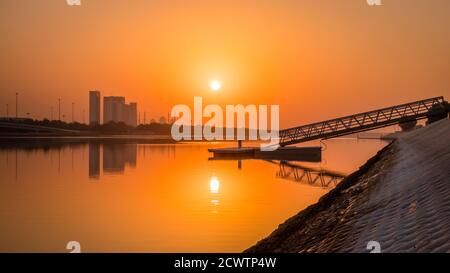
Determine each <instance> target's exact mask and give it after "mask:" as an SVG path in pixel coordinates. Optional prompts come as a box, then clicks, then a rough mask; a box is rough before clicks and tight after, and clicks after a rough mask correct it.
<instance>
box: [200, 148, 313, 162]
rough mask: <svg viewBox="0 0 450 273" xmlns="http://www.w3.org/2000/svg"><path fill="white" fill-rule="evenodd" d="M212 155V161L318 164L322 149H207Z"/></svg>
mask: <svg viewBox="0 0 450 273" xmlns="http://www.w3.org/2000/svg"><path fill="white" fill-rule="evenodd" d="M208 151H209V152H211V153H213V158H211V159H212V160H233V159H237V160H240V159H264V160H288V161H305V162H320V161H321V160H322V148H321V147H320V146H315V147H280V148H278V149H277V150H275V151H262V150H261V149H260V147H241V148H238V147H233V148H220V149H208Z"/></svg>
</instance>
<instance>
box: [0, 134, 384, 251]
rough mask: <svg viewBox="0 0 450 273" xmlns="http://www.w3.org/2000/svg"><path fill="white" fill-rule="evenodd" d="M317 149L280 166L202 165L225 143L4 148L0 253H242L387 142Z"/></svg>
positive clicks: (343, 142) (336, 143)
mask: <svg viewBox="0 0 450 273" xmlns="http://www.w3.org/2000/svg"><path fill="white" fill-rule="evenodd" d="M325 143H326V150H325V151H324V153H323V161H322V162H320V163H302V162H290V163H289V164H288V165H280V164H279V162H267V161H260V160H245V161H242V162H240V163H238V162H237V161H211V160H208V159H209V157H211V154H210V153H209V152H208V151H207V149H208V148H212V147H216V148H218V147H223V146H229V145H234V144H231V143H228V144H223V143H188V144H158V145H153V144H124V143H109V142H107V141H104V142H101V143H99V142H96V143H93V142H91V143H77V144H65V145H45V146H39V145H38V146H37V147H36V146H35V145H34V146H33V145H31V146H30V147H22V146H20V147H12V145H11V146H8V145H6V146H5V145H3V147H2V148H1V149H0V219H1V225H0V251H2V252H5V251H18V252H22V251H27V252H37V251H39V252H42V251H43V252H67V250H66V249H65V247H66V244H67V242H69V241H78V242H80V243H81V247H82V251H83V252H238V251H243V250H244V249H246V248H248V247H249V246H251V245H253V244H254V243H256V242H257V241H258V240H260V239H262V238H264V237H265V236H267V235H269V234H270V233H271V232H272V231H273V230H274V229H275V228H276V227H277V226H278V225H279V224H280V223H282V222H284V221H285V220H286V219H287V218H289V217H290V216H292V215H294V214H296V213H297V212H299V211H300V210H302V209H304V208H306V207H307V206H309V205H311V204H313V203H315V202H317V200H318V199H319V198H320V197H321V196H322V195H324V194H325V193H327V192H328V191H329V190H330V189H331V188H332V187H333V186H334V184H335V183H336V182H338V181H340V180H339V179H340V178H339V177H333V174H334V173H339V174H349V173H351V172H352V171H354V170H356V169H357V168H358V167H359V166H360V165H362V164H363V163H364V162H365V161H366V160H367V159H369V158H370V157H371V156H373V155H374V154H375V153H376V152H377V151H378V150H379V149H381V148H382V147H383V146H384V145H386V143H385V142H380V141H377V140H365V141H361V140H355V139H338V140H330V141H326V142H325ZM309 145H319V144H318V143H315V144H309ZM303 167H306V169H305V168H303ZM316 170H318V171H319V172H316ZM320 170H323V171H325V173H320Z"/></svg>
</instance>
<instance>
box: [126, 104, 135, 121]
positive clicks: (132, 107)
mask: <svg viewBox="0 0 450 273" xmlns="http://www.w3.org/2000/svg"><path fill="white" fill-rule="evenodd" d="M127 108H128V111H127V112H128V113H127V114H128V115H127V116H128V122H127V124H128V125H130V126H133V127H136V126H137V103H135V102H131V103H130V104H129V105H128V106H127Z"/></svg>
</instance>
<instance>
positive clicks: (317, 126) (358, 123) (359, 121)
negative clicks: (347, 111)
mask: <svg viewBox="0 0 450 273" xmlns="http://www.w3.org/2000/svg"><path fill="white" fill-rule="evenodd" d="M447 107H448V106H446V102H445V100H444V97H435V98H430V99H425V100H419V101H415V102H410V103H405V104H400V105H395V106H391V107H386V108H383V109H378V110H373V111H369V112H365V113H360V114H355V115H351V116H346V117H341V118H336V119H331V120H326V121H322V122H317V123H312V124H308V125H303V126H299V127H295V128H290V129H285V130H280V146H286V145H292V144H296V143H301V142H306V141H311V140H316V139H329V138H334V137H340V136H345V135H349V134H354V133H359V132H364V131H369V130H374V129H378V128H383V127H387V126H391V125H395V124H399V123H402V122H409V121H414V120H420V119H424V118H427V117H430V116H432V115H436V114H442V113H447V112H448V109H447Z"/></svg>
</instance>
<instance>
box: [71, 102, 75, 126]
mask: <svg viewBox="0 0 450 273" xmlns="http://www.w3.org/2000/svg"><path fill="white" fill-rule="evenodd" d="M74 107H75V102H72V123H73V122H74V116H75V114H74V111H75V110H74Z"/></svg>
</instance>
